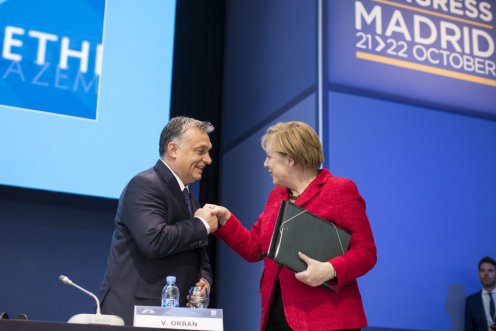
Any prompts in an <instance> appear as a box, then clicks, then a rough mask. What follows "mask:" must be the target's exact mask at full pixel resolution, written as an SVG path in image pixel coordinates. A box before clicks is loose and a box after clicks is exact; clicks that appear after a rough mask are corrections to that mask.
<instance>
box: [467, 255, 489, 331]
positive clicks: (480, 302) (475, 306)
mask: <svg viewBox="0 0 496 331" xmlns="http://www.w3.org/2000/svg"><path fill="white" fill-rule="evenodd" d="M479 279H480V282H481V284H482V290H480V291H478V292H476V293H474V294H472V295H469V296H468V297H467V299H466V300H465V330H466V331H487V330H496V312H495V300H496V289H495V287H496V261H494V260H493V259H492V258H490V257H489V256H486V257H484V258H482V260H480V262H479Z"/></svg>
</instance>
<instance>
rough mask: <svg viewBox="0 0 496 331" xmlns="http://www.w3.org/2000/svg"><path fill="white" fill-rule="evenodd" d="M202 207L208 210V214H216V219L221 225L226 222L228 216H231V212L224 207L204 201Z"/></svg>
mask: <svg viewBox="0 0 496 331" xmlns="http://www.w3.org/2000/svg"><path fill="white" fill-rule="evenodd" d="M203 208H205V209H207V210H209V211H210V214H211V215H212V216H217V219H218V220H219V225H220V226H223V225H224V224H226V222H227V220H228V219H229V217H231V212H230V211H229V210H228V209H227V208H226V207H222V206H217V205H214V204H210V203H206V204H205V205H204V206H203Z"/></svg>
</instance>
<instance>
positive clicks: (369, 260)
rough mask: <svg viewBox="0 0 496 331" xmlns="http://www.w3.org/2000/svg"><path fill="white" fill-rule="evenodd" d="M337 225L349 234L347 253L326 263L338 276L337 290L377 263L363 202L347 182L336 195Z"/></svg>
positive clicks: (354, 187)
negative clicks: (342, 226) (330, 265)
mask: <svg viewBox="0 0 496 331" xmlns="http://www.w3.org/2000/svg"><path fill="white" fill-rule="evenodd" d="M338 196H339V198H338V201H339V202H338V207H337V216H338V218H339V224H342V225H344V227H345V228H346V229H347V230H349V231H350V232H351V241H350V245H349V248H348V251H347V252H346V253H345V254H343V255H341V256H338V257H335V258H333V259H331V260H330V261H329V262H331V264H332V265H333V267H334V268H335V270H336V274H337V289H339V288H341V287H343V286H346V284H347V283H349V282H350V281H353V280H355V279H356V278H358V277H360V276H362V275H364V274H366V273H367V272H368V271H369V270H370V269H372V267H373V266H374V265H375V264H376V262H377V250H376V246H375V242H374V238H373V235H372V230H371V228H370V223H369V221H368V218H367V215H366V213H365V201H364V200H363V198H362V197H361V196H360V194H359V193H358V189H357V187H356V185H355V184H354V183H353V182H352V181H350V180H347V181H345V182H344V184H343V186H342V187H341V189H340V192H338Z"/></svg>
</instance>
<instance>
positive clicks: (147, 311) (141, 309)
mask: <svg viewBox="0 0 496 331" xmlns="http://www.w3.org/2000/svg"><path fill="white" fill-rule="evenodd" d="M133 325H134V326H141V327H147V328H161V329H177V330H206V331H223V330H224V323H223V317H222V309H207V308H199V309H194V308H175V307H156V306H134V322H133Z"/></svg>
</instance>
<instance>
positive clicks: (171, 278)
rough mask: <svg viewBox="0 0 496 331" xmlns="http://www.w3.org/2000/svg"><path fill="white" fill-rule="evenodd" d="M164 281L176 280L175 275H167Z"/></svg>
mask: <svg viewBox="0 0 496 331" xmlns="http://www.w3.org/2000/svg"><path fill="white" fill-rule="evenodd" d="M166 281H167V283H175V282H176V276H167V278H166Z"/></svg>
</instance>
